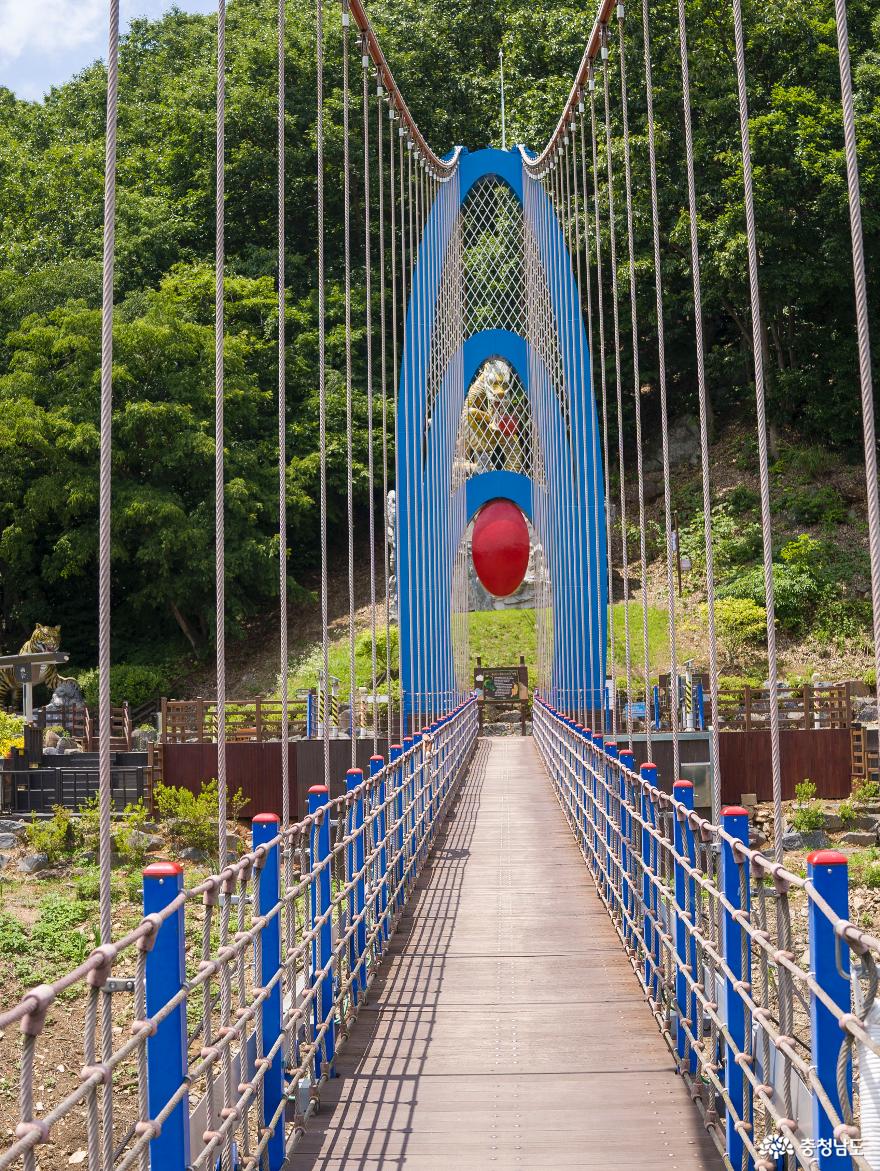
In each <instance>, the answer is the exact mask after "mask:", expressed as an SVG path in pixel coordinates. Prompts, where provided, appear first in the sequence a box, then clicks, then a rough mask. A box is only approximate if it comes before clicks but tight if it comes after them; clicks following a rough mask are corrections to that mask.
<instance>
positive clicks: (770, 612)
mask: <svg viewBox="0 0 880 1171" xmlns="http://www.w3.org/2000/svg"><path fill="white" fill-rule="evenodd" d="M733 27H734V39H735V42H736V90H737V99H738V106H739V129H740V146H741V151H742V164H743V195H744V202H745V212H746V242H747V246H748V259H749V294H750V303H751V315H752V351H753V354H754V362H755V400H756V405H757V415H758V475H759V479H760V487H761V533H762V537H763V543H764V589H765V592H766V610H767V666H768V678H769V682H770V753H771V759H770V763H771V768H772V779H773V854H774V857H775V858H776V861H777V862H781V861H782V859H783V850H782V776H781V766H780V759H779V756H780V754H779V683H778V679H777V676H776V610H775V605H774V595H773V532H772V527H771V526H772V522H771V519H770V473H769V470H768V467H767V462H768V461H767V411H766V406H765V395H764V350H763V346H762V342H761V292H760V285H759V279H758V241H757V234H756V230H755V196H754V189H753V184H752V151H751V144H750V141H749V104H748V94H747V91H746V57H745V44H744V40H743V22H742V3H741V0H733ZM713 710H717V709H716V708H714V698H713ZM717 723H718V720H717V719H713V721H712V724H713V732H715V730H716V726H717ZM716 734H717V733H716ZM714 755H715V780H716V783H715V788H714V790H713V810H715V811H717V810H719V809H720V808H721V776H720V773H719V771H718V745H717V740H716V744H715V754H714Z"/></svg>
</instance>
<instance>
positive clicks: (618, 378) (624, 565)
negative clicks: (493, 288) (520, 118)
mask: <svg viewBox="0 0 880 1171" xmlns="http://www.w3.org/2000/svg"><path fill="white" fill-rule="evenodd" d="M608 56H609V54H608V29H607V27H606V28H605V31H604V34H603V45H602V86H603V89H604V94H605V165H606V169H607V172H608V241H609V243H608V251H609V256H610V259H611V305H612V309H613V316H612V325H613V330H614V382H615V390H616V394H617V467H618V472H619V475H620V541H621V557H620V560H621V569H622V571H623V630H624V653H625V657H626V734H627V739H628V740H629V741H630V743H632V643H631V641H630V625H629V541H628V535H627V527H626V475H625V463H624V455H623V382H622V372H621V369H620V302H619V297H620V292H619V289H618V283H617V225H616V219H615V214H614V163H613V160H612V150H611V102H610V97H609V85H608ZM611 622H612V625H613V623H614V611H613V610H612V612H611ZM613 703H614V707H615V708H616V707H617V695H616V694H615V695H614V696H613Z"/></svg>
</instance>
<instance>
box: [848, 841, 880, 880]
mask: <svg viewBox="0 0 880 1171" xmlns="http://www.w3.org/2000/svg"><path fill="white" fill-rule="evenodd" d="M849 881H850V885H852V886H861V887H867V888H868V889H869V890H880V850H878V849H877V847H876V846H869V847H868V849H867V850H856V851H854V852H853V853H852V854H851V855H850V859H849Z"/></svg>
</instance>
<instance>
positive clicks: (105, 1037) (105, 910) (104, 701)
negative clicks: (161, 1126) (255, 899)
mask: <svg viewBox="0 0 880 1171" xmlns="http://www.w3.org/2000/svg"><path fill="white" fill-rule="evenodd" d="M118 113H119V0H110V26H109V32H108V44H107V130H106V142H105V148H104V149H105V161H104V255H103V272H102V305H101V405H100V427H101V442H100V456H99V479H100V488H99V502H98V805H99V812H98V816H99V827H98V828H99V849H98V860H99V865H100V877H99V893H100V928H101V942H102V943H110V941H111V939H112V937H113V918H112V910H111V870H110V862H111V859H110V851H111V841H110V820H111V818H110V804H111V793H110V789H111V777H110V524H111V515H112V466H113V465H112V455H113V273H114V261H115V251H116V129H117V121H118ZM112 1048H113V1016H112V1008H111V996H110V994H109V993H105V994H104V996H103V998H102V1005H101V1049H102V1054H103V1058H104V1060H105V1061H106V1060H107V1057H108V1055H109V1054H110V1053H111V1051H112ZM101 1107H102V1115H103V1129H102V1139H103V1160H104V1163H105V1164H106V1165H107V1166H110V1164H111V1162H112V1160H113V1095H112V1093H111V1088H110V1087H109V1086H105V1087H104V1091H103V1096H102V1101H101Z"/></svg>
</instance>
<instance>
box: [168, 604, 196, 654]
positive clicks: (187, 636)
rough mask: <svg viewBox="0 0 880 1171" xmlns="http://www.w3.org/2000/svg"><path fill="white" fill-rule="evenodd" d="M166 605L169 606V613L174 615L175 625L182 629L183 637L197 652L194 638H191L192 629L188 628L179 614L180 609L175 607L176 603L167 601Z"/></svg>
mask: <svg viewBox="0 0 880 1171" xmlns="http://www.w3.org/2000/svg"><path fill="white" fill-rule="evenodd" d="M168 605H169V606H170V607H171V613H172V614H173V615H174V621H175V622H176V623H177V625H178V626H179V627H180V629H181V630H182V631H183V635H184V638H185V639H186V641H187V642H188V643H189V645H190V646H191V647H192V649H193V650H194V651H196V652H198V649H199V648H198V646H197V645H196V640H195V639H194V638H193V635H192V631H191V630H190V628H189V624H188V623H187V621H186V619H185V618H184V616H183V615H182V614H181V612H180V610H179V609H178V608H177V605H176V603H174V602H169V603H168Z"/></svg>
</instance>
